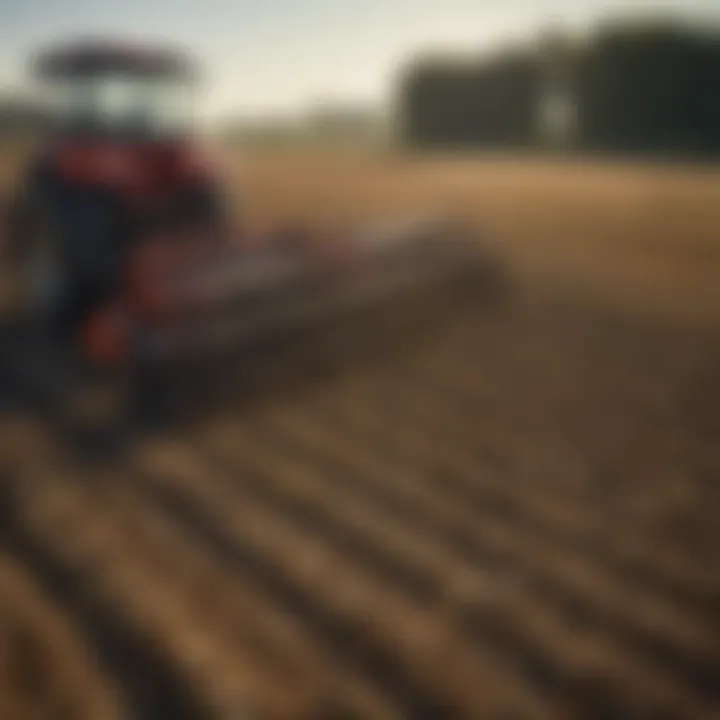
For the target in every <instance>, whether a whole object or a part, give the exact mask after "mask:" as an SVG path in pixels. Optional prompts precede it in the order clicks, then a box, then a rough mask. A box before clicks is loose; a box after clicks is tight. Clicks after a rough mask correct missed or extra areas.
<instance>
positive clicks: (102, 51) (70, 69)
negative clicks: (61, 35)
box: [34, 40, 198, 79]
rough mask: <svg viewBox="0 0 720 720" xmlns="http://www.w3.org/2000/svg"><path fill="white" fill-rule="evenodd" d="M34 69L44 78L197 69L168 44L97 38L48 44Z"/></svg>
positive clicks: (190, 74) (166, 74)
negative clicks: (113, 40) (163, 45)
mask: <svg viewBox="0 0 720 720" xmlns="http://www.w3.org/2000/svg"><path fill="white" fill-rule="evenodd" d="M34 69H35V71H36V73H37V74H38V75H39V76H41V77H43V78H48V79H61V78H73V77H88V76H93V75H101V74H106V73H114V72H119V73H129V74H132V75H137V76H139V77H162V78H177V79H181V78H186V79H192V78H194V77H195V76H196V75H197V72H198V68H197V66H196V64H195V63H194V62H193V60H192V59H191V58H190V57H189V56H187V55H186V54H184V53H182V52H180V51H178V50H174V49H172V48H169V47H160V46H154V45H149V44H131V43H118V42H109V41H101V40H90V41H78V42H74V43H68V44H66V45H61V46H57V47H54V48H50V49H49V50H47V51H45V52H43V53H41V54H40V55H39V56H38V58H37V61H36V63H35V66H34Z"/></svg>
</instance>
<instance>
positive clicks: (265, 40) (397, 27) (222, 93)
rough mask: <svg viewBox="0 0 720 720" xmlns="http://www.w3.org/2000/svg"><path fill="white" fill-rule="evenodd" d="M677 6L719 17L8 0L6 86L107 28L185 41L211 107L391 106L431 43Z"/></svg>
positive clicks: (295, 2) (315, 3)
mask: <svg viewBox="0 0 720 720" xmlns="http://www.w3.org/2000/svg"><path fill="white" fill-rule="evenodd" d="M645 14H663V15H667V14H671V15H673V16H680V17H688V18H691V19H692V18H694V19H700V20H702V21H703V22H704V21H710V22H714V23H718V27H719V28H720V0H0V87H8V86H18V85H22V83H23V79H24V77H25V76H24V66H25V63H26V60H27V58H28V57H29V55H30V54H31V52H32V51H33V50H34V49H36V48H37V47H42V46H43V45H44V44H46V43H48V42H53V41H57V40H59V39H65V38H67V37H68V36H69V37H73V36H84V35H93V34H99V35H102V36H110V37H120V38H125V37H129V38H133V39H136V38H152V39H159V40H168V41H172V42H173V43H179V44H180V45H182V46H186V47H188V48H189V49H191V50H192V51H193V52H194V53H195V54H196V55H197V56H198V57H199V58H200V59H201V60H202V63H203V68H204V70H205V74H206V87H205V90H204V96H203V97H202V102H203V105H204V107H205V108H206V112H207V113H209V114H210V115H213V116H221V115H226V114H233V115H235V116H241V117H265V116H268V115H273V114H280V113H299V112H302V111H303V109H304V108H306V107H308V106H310V105H312V104H314V103H318V102H320V103H322V102H337V103H353V104H355V103H362V104H368V105H372V106H381V105H382V104H384V103H385V102H387V101H388V100H389V99H390V97H391V93H392V88H393V79H394V77H395V76H396V75H397V73H398V72H400V71H401V69H402V67H403V66H404V65H406V64H407V62H408V61H409V59H410V58H412V57H413V55H414V54H416V53H418V52H421V51H432V50H450V51H457V52H483V51H486V50H487V51H490V50H491V49H492V48H493V47H494V46H496V45H498V44H502V43H503V42H505V41H507V40H511V41H513V40H517V39H523V38H526V37H528V36H531V35H532V33H534V32H537V31H538V30H541V29H543V28H547V27H548V26H551V25H552V26H561V27H569V28H576V29H579V30H581V31H582V29H583V28H586V27H588V26H589V25H590V24H591V23H592V21H593V20H595V19H599V18H607V17H617V16H623V15H630V16H637V15H640V16H643V15H645Z"/></svg>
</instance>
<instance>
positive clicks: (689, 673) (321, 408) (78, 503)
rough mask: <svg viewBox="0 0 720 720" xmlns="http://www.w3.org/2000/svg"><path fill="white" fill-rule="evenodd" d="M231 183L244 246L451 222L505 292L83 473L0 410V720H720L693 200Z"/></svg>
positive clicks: (306, 166) (606, 187) (466, 162)
mask: <svg viewBox="0 0 720 720" xmlns="http://www.w3.org/2000/svg"><path fill="white" fill-rule="evenodd" d="M228 171H229V173H230V174H231V176H232V177H233V184H232V194H233V196H234V201H235V203H236V206H237V207H238V215H239V217H241V218H242V219H243V221H244V222H246V223H247V224H248V225H250V226H253V227H263V226H265V225H268V224H270V223H273V222H281V221H282V222H295V221H297V220H304V219H309V220H312V221H313V222H315V223H318V224H320V225H322V226H323V227H325V228H326V229H327V232H329V233H338V234H339V235H340V234H341V229H342V227H344V226H346V225H347V224H351V223H353V222H356V221H357V220H358V219H360V218H364V217H368V216H383V215H386V214H389V213H412V214H417V213H418V212H423V213H426V212H427V213H429V212H436V211H437V212H447V213H453V214H458V215H461V216H462V217H464V218H466V219H467V220H468V221H470V222H471V223H473V224H475V225H476V226H477V228H478V230H479V231H480V236H481V237H482V238H483V239H484V241H485V242H486V243H487V244H488V245H489V247H490V248H491V249H492V252H493V253H494V254H495V255H496V256H497V257H498V259H499V261H500V262H501V263H502V264H503V266H504V267H505V268H506V269H507V274H508V277H509V279H510V280H509V283H508V286H507V287H506V288H505V291H504V292H503V293H502V294H501V295H500V296H498V297H494V298H493V299H492V301H487V300H486V301H482V302H481V301H478V302H477V303H469V304H466V305H464V306H460V305H459V304H455V305H453V304H452V303H449V305H450V307H451V308H454V310H455V312H452V313H450V314H448V315H447V316H446V319H445V321H444V322H443V323H441V324H439V325H436V326H435V327H433V328H432V330H431V331H428V332H426V333H424V334H423V337H422V338H421V339H419V340H415V341H414V342H413V343H412V344H410V345H409V346H408V348H407V349H405V350H400V349H397V350H396V351H393V352H383V353H380V354H379V355H377V356H376V355H374V354H373V355H372V358H370V359H369V358H366V357H365V356H364V355H363V356H358V357H356V358H354V359H353V360H352V361H351V362H348V363H346V364H345V366H344V367H343V368H342V369H340V370H337V369H334V370H333V371H332V372H330V371H329V370H328V371H327V372H326V371H325V370H324V369H323V368H324V366H322V365H321V366H318V367H317V368H315V372H312V370H313V363H314V354H313V353H312V352H310V350H308V351H307V354H293V355H292V356H290V357H287V358H278V359H277V364H278V366H279V367H282V366H283V364H284V366H285V367H284V370H285V373H286V374H290V373H294V374H295V375H297V376H299V378H301V379H302V378H305V380H306V381H304V382H303V381H297V380H296V381H295V382H282V383H280V382H279V380H278V381H277V382H275V380H273V378H275V379H277V377H279V376H276V375H275V374H273V373H270V374H268V375H267V376H265V375H262V374H260V375H258V378H259V379H258V383H259V382H261V380H262V382H263V383H265V384H264V385H263V386H262V388H261V390H262V391H261V392H256V393H253V394H252V397H247V398H245V397H244V396H243V395H242V394H240V395H239V396H238V399H237V400H236V401H235V402H234V404H233V405H232V406H231V407H226V408H224V409H221V410H218V411H217V412H214V413H212V414H209V415H206V416H203V417H202V418H198V419H197V420H195V421H194V422H192V423H188V424H184V425H183V426H181V427H177V428H174V429H172V430H168V431H166V432H165V433H163V434H162V435H159V436H154V437H152V438H147V439H145V440H143V441H141V442H138V443H137V444H135V445H134V446H133V447H132V448H130V449H129V450H128V452H127V453H126V454H125V455H124V456H122V457H120V458H118V459H117V461H116V462H114V463H112V464H90V463H82V462H79V461H78V460H77V458H73V457H71V456H70V454H69V453H68V450H67V448H66V447H65V446H64V445H63V443H62V442H61V441H60V440H59V439H58V438H57V437H56V435H55V434H54V433H53V432H52V429H50V428H48V427H46V426H45V424H44V423H42V422H41V421H39V420H38V419H37V418H35V417H33V416H32V414H30V413H28V412H27V411H23V410H22V409H18V408H16V407H14V406H13V403H12V402H11V398H10V394H11V393H9V389H8V388H5V390H6V391H7V392H8V397H7V398H6V403H5V406H4V408H3V411H2V430H1V431H0V718H3V719H4V718H6V717H7V718H12V719H13V720H15V719H17V720H24V719H25V718H33V719H38V720H39V719H41V718H42V719H43V720H45V719H49V720H53V719H54V718H64V719H69V718H86V717H87V718H97V719H99V720H102V719H104V718H122V717H127V718H140V719H142V720H145V719H148V720H149V719H150V718H152V719H156V718H163V719H165V718H167V719H174V718H179V719H188V720H194V719H196V718H224V719H228V720H240V719H242V718H258V719H263V718H268V719H269V720H294V719H295V718H297V719H302V720H310V719H311V718H312V719H314V720H331V719H333V718H337V719H340V718H368V719H373V720H375V719H378V720H380V719H382V718H388V719H390V718H397V719H398V720H399V719H410V718H412V719H415V718H417V719H427V720H429V719H431V718H432V719H437V720H444V719H445V718H447V719H448V720H452V719H454V718H458V719H460V718H467V719H469V720H476V719H477V720H484V719H485V718H487V719H488V720H501V719H502V720H504V719H508V720H509V719H510V718H517V719H519V720H524V719H525V718H528V719H535V718H548V719H555V718H559V719H563V720H576V719H577V720H586V719H587V720H591V719H597V720H600V719H601V718H602V719H605V718H612V719H616V718H618V719H621V718H622V719H624V718H628V719H634V718H638V719H640V718H642V719H644V720H645V719H647V720H649V719H650V718H652V719H655V718H668V719H670V718H678V719H679V720H684V719H685V718H688V719H692V718H697V719H698V720H704V719H706V718H707V719H709V718H713V717H718V716H720V571H719V570H718V567H719V563H718V561H719V560H720V524H718V522H717V508H718V507H719V506H720V505H719V503H720V450H719V448H720V437H719V436H720V402H718V399H719V395H720V325H719V324H718V323H719V322H720V282H719V280H720V182H719V181H720V175H719V174H718V173H717V172H715V171H712V170H709V169H697V168H685V167H674V168H662V167H657V168H655V167H638V166H627V167H623V166H612V165H610V164H602V163H594V164H590V163H586V164H582V163H580V162H569V161H568V162H554V163H550V162H547V161H545V162H543V161H540V160H520V159H503V158H489V159H488V158H478V159H470V158H441V157H438V158H424V159H421V158H413V157H391V156H383V155H371V154H365V155H358V154H355V155H353V154H349V153H348V154H340V153H336V154H327V153H320V152H315V153H309V152H300V151H298V152H292V153H290V152H285V153H279V152H269V151H265V152H263V153H258V152H256V153H249V154H247V155H244V154H242V153H240V152H238V153H233V154H232V157H231V159H230V160H229V161H228ZM11 175H12V173H11V172H10V171H9V170H8V177H11ZM396 340H397V338H394V337H390V338H387V337H386V338H385V339H384V342H386V343H387V344H388V345H393V346H394V344H395V342H396ZM310 375H312V376H313V377H312V380H310V379H309V376H310Z"/></svg>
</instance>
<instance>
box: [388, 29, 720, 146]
mask: <svg viewBox="0 0 720 720" xmlns="http://www.w3.org/2000/svg"><path fill="white" fill-rule="evenodd" d="M719 83H720V33H717V32H711V31H710V30H704V29H698V28H690V27H682V26H678V25H671V24H653V25H644V26H638V25H635V26H621V25H613V26H606V27H604V28H601V29H599V30H598V31H596V32H595V34H594V35H593V36H592V37H591V38H590V39H589V40H585V41H580V40H573V39H568V38H565V37H562V36H558V35H550V36H548V37H546V38H543V39H542V40H540V41H539V42H536V43H535V44H533V45H532V46H530V45H529V46H527V47H515V48H511V49H508V50H505V51H502V52H499V53H497V54H496V55H494V56H492V57H486V58H482V59H477V60H461V61H458V60H452V59H445V58H442V57H435V58H424V59H421V60H419V61H417V62H416V63H414V65H413V66H412V67H411V68H410V69H409V72H407V73H406V74H405V76H404V78H403V81H402V83H401V89H400V127H401V135H402V138H403V140H404V141H405V142H406V143H407V144H409V145H410V146H414V147H437V146H458V147H469V146H478V147H509V148H533V147H541V146H543V145H547V144H553V145H556V144H559V145H562V146H570V147H573V148H574V149H576V150H579V151H589V152H609V153H627V154H633V153H641V154H680V155H699V156H708V155H712V156H718V155H720V86H719Z"/></svg>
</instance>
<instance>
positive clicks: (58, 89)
mask: <svg viewBox="0 0 720 720" xmlns="http://www.w3.org/2000/svg"><path fill="white" fill-rule="evenodd" d="M35 70H36V75H37V77H38V80H39V82H40V89H41V91H42V94H43V95H44V96H45V98H46V100H47V105H48V109H49V112H50V117H51V121H52V126H53V129H54V130H55V132H56V133H57V134H59V135H61V136H65V137H67V136H76V137H94V138H101V137H104V138H108V139H112V138H116V139H125V140H136V141H138V140H146V141H147V140H154V141H158V140H161V139H170V138H175V139H177V138H179V137H181V136H184V135H186V134H187V133H188V132H189V131H190V130H191V128H192V124H193V122H192V121H193V96H194V94H195V91H196V89H197V79H198V78H197V75H198V73H197V69H196V68H195V67H194V65H193V64H192V63H191V61H190V60H189V59H187V58H186V57H184V56H183V55H181V54H179V53H176V52H173V51H170V50H161V49H149V48H139V47H130V46H119V45H112V44H98V43H80V44H75V45H71V46H66V47H63V48H57V49H54V50H50V51H48V52H46V53H44V54H43V55H41V56H40V57H39V58H38V61H37V63H36V67H35Z"/></svg>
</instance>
